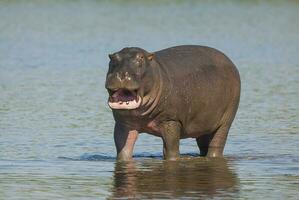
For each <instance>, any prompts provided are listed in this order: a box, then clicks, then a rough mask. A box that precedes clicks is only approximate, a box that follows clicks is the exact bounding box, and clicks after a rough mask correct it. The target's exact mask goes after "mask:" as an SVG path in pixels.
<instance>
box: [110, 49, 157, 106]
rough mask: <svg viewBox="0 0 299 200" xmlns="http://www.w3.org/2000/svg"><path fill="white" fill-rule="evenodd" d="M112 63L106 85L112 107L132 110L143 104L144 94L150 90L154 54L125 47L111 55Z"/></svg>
mask: <svg viewBox="0 0 299 200" xmlns="http://www.w3.org/2000/svg"><path fill="white" fill-rule="evenodd" d="M109 58H110V63H109V70H108V73H107V77H106V84H105V87H106V89H107V90H108V93H109V99H108V104H109V106H110V108H111V109H123V110H130V109H136V108H139V107H140V106H141V105H142V100H143V97H144V94H146V93H147V92H148V90H150V84H151V83H152V82H153V80H151V77H152V73H151V70H150V69H149V68H150V62H151V60H152V59H153V54H150V53H148V52H146V51H145V50H143V49H140V48H136V47H132V48H124V49H122V50H121V51H119V52H116V53H114V54H110V55H109Z"/></svg>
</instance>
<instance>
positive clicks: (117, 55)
mask: <svg viewBox="0 0 299 200" xmlns="http://www.w3.org/2000/svg"><path fill="white" fill-rule="evenodd" d="M109 58H110V60H117V61H119V60H120V56H119V54H118V53H114V54H109Z"/></svg>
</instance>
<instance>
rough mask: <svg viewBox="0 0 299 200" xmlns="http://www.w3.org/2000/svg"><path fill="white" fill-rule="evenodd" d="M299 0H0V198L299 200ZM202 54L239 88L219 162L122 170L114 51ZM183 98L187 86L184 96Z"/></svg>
mask: <svg viewBox="0 0 299 200" xmlns="http://www.w3.org/2000/svg"><path fill="white" fill-rule="evenodd" d="M298 19H299V4H298V1H221V2H220V1H218V2H216V1H179V0H177V1H170V0H168V1H167V0H165V1H156V0H155V1H137V0H136V1H134V0H130V1H33V0H29V1H0V199H127V198H129V199H165V198H170V199H279V200H281V199H298V198H299V95H298V91H299V20H298ZM180 44H201V45H207V46H212V47H215V48H217V49H220V50H221V51H223V52H225V53H226V54H227V55H228V56H229V57H230V58H231V59H232V60H233V61H234V63H235V64H236V66H237V67H238V69H239V71H240V74H241V80H242V95H241V102H240V107H239V110H238V113H237V116H236V119H235V121H234V123H233V126H232V128H231V130H230V134H229V137H228V141H227V144H226V148H225V152H224V153H225V157H224V159H208V158H202V157H199V156H198V153H199V151H198V148H197V146H196V142H195V141H194V139H185V140H182V141H181V154H182V159H181V160H179V161H177V162H165V161H163V159H162V141H161V139H160V138H158V137H154V136H150V135H148V134H141V135H140V137H139V139H138V141H137V144H136V147H135V151H134V162H129V163H116V162H115V148H114V142H113V134H112V129H113V125H114V121H113V118H112V114H111V111H110V109H109V108H108V106H107V103H106V101H107V92H106V91H105V89H104V81H105V74H106V71H107V65H108V61H109V59H108V57H107V55H108V53H112V52H115V51H118V50H120V49H121V48H123V47H125V46H139V47H143V48H145V49H147V50H148V51H156V50H159V49H163V48H166V47H170V46H175V45H180ZM186 89H188V88H186Z"/></svg>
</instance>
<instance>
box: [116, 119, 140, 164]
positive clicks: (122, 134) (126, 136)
mask: <svg viewBox="0 0 299 200" xmlns="http://www.w3.org/2000/svg"><path fill="white" fill-rule="evenodd" d="M137 138H138V131H136V130H130V129H128V128H127V127H125V126H123V125H122V124H120V123H117V122H116V123H115V127H114V142H115V146H116V150H117V159H118V160H130V159H132V155H133V149H134V145H135V142H136V140H137Z"/></svg>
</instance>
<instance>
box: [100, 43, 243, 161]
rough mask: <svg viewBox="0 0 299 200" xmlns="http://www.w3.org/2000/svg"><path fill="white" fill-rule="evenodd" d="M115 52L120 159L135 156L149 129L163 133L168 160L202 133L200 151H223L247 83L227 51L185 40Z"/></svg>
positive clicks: (112, 73)
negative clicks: (156, 47) (141, 137)
mask: <svg viewBox="0 0 299 200" xmlns="http://www.w3.org/2000/svg"><path fill="white" fill-rule="evenodd" d="M109 58H110V62H109V69H108V72H107V76H106V83H105V87H106V89H107V91H108V93H109V98H108V105H109V107H110V108H111V109H112V113H113V117H114V120H115V126H114V142H115V146H116V150H117V159H118V160H130V159H132V154H133V148H134V144H135V142H136V140H137V138H138V134H139V133H143V132H145V133H148V134H151V135H154V136H158V137H160V138H162V140H163V155H164V159H166V160H177V159H179V156H180V153H179V141H180V139H184V138H195V139H196V141H197V145H198V147H199V150H200V156H208V157H221V156H222V155H223V150H224V146H225V143H226V139H227V135H228V132H229V129H230V127H231V124H232V122H233V120H234V117H235V115H236V112H237V109H238V105H239V99H240V89H241V81H240V76H239V72H238V70H237V68H236V67H235V65H234V64H233V62H232V61H231V60H230V59H229V58H228V57H227V56H226V55H224V54H223V53H222V52H220V51H218V50H216V49H214V48H211V47H206V46H199V45H183V46H176V47H171V48H167V49H163V50H160V51H156V52H147V51H146V50H144V49H142V48H138V47H128V48H124V49H122V50H121V51H119V52H116V53H113V54H109Z"/></svg>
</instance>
